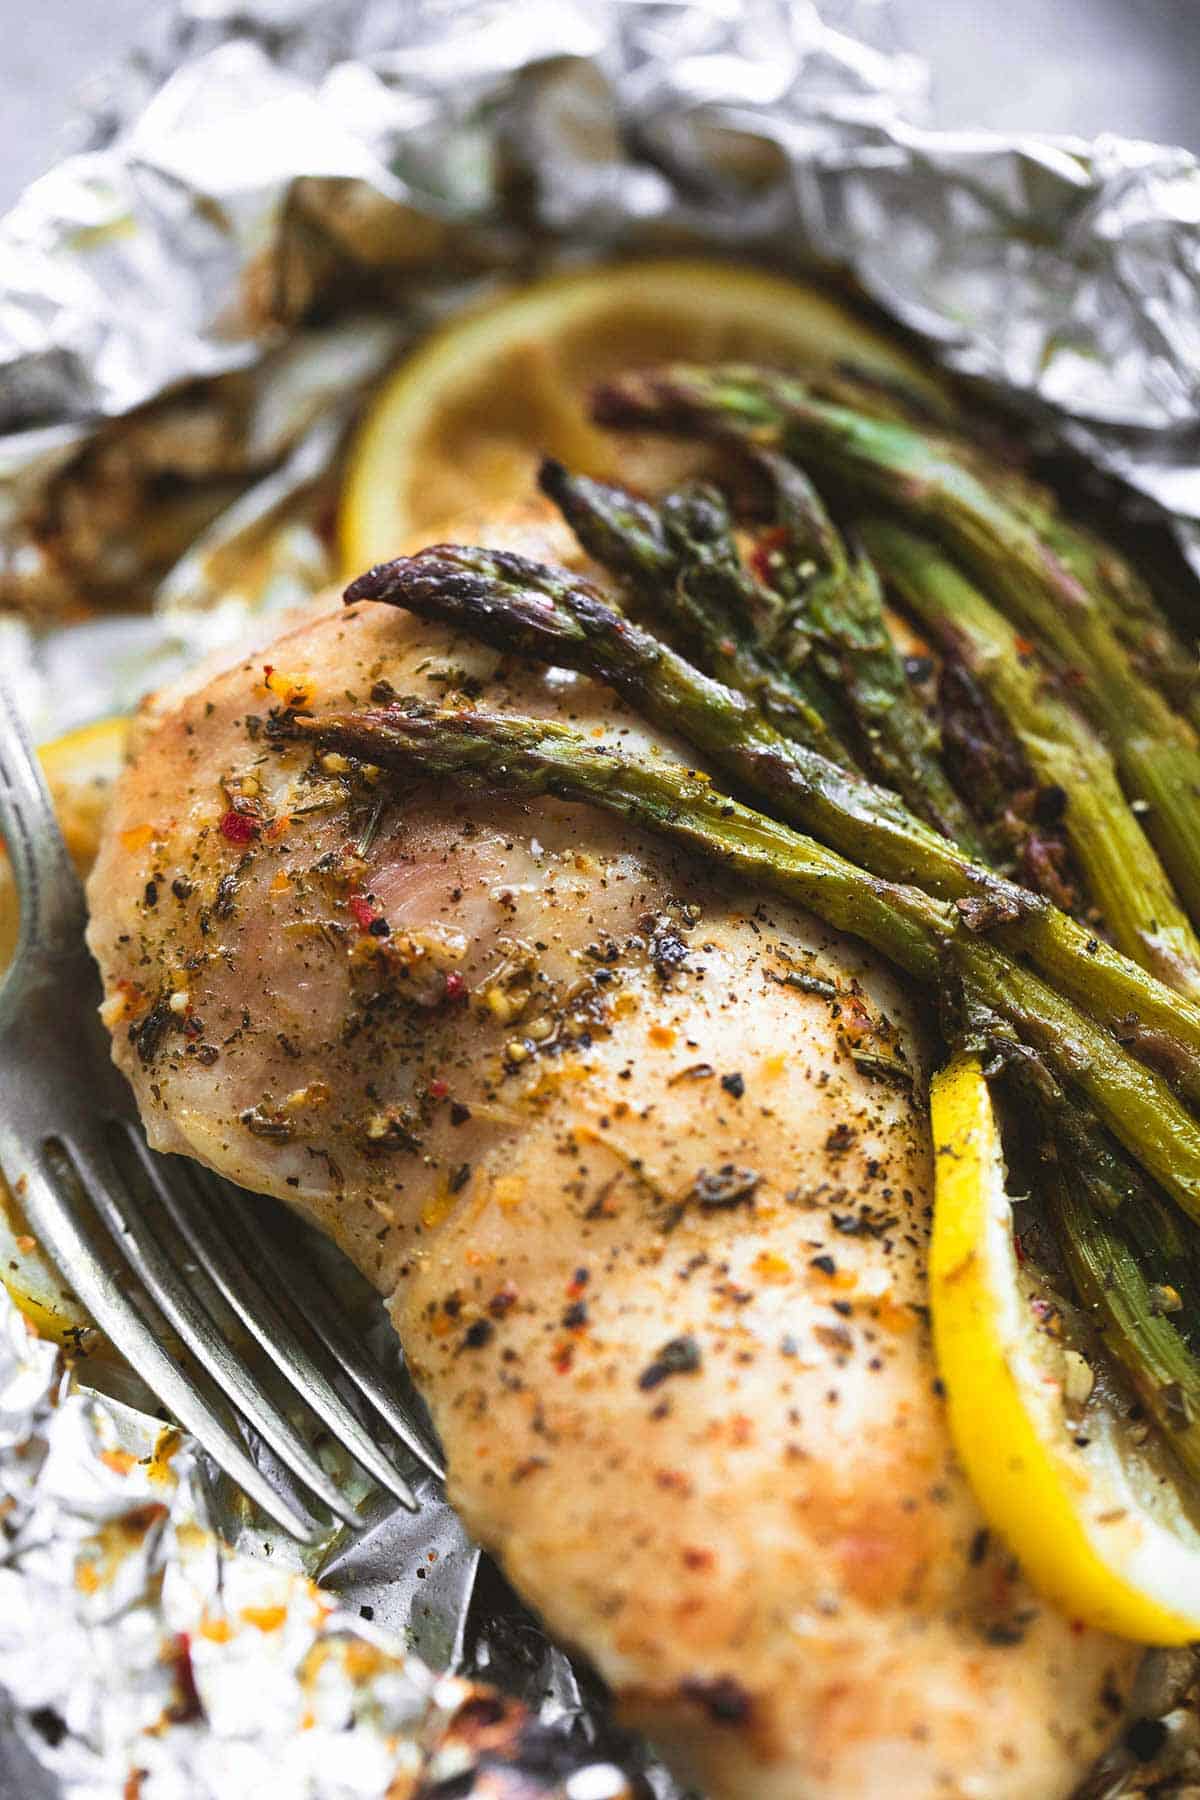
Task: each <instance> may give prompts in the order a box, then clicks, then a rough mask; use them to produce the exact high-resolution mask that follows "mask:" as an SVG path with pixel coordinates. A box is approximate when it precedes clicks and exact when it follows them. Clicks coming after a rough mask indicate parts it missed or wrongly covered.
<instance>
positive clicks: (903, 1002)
mask: <svg viewBox="0 0 1200 1800" xmlns="http://www.w3.org/2000/svg"><path fill="white" fill-rule="evenodd" d="M507 541H508V542H510V543H512V542H513V541H514V540H513V539H512V538H511V537H510V538H509V539H508V540H507ZM517 545H518V547H520V548H523V549H525V550H527V551H532V552H533V553H535V554H536V553H537V552H538V551H539V549H543V544H542V543H541V541H540V540H538V539H537V537H536V534H535V537H534V540H533V541H531V540H530V538H529V536H528V534H526V535H524V536H523V537H520V538H518V540H517ZM552 547H553V548H556V549H557V548H559V547H560V545H559V544H558V542H557V541H556V542H555V544H554V545H553V546H552ZM455 692H459V693H467V694H470V695H472V696H476V695H481V696H482V699H483V702H484V703H485V704H487V705H488V706H489V707H506V708H515V709H518V710H520V711H523V712H537V713H541V714H545V715H551V716H555V717H561V718H564V719H568V720H570V721H572V722H573V723H574V724H576V725H577V726H580V727H582V728H583V729H585V730H588V731H590V732H592V733H593V734H594V735H595V736H596V737H597V738H603V739H608V740H611V741H614V742H618V743H622V744H625V745H626V746H628V745H631V744H636V745H646V744H647V742H648V741H649V739H648V734H647V732H646V730H645V728H644V727H643V726H642V725H641V724H640V723H639V722H638V721H637V720H636V719H634V718H633V717H631V716H630V715H629V714H627V713H626V712H625V711H623V709H622V708H621V707H620V706H619V705H618V704H617V703H616V702H614V700H613V698H612V696H611V695H610V694H608V693H607V692H605V691H602V690H600V689H598V688H596V687H595V686H593V685H591V684H589V683H588V682H586V681H583V680H581V679H579V678H576V677H573V676H568V675H564V674H562V673H561V672H559V673H555V672H548V673H546V672H542V673H539V672H537V671H532V670H528V669H524V668H518V667H514V666H511V665H505V664H503V663H501V662H500V661H499V660H498V659H497V658H496V657H495V656H494V655H493V654H491V653H490V652H487V651H484V650H481V649H479V648H478V647H477V646H475V645H473V644H469V643H466V642H462V641H458V640H453V639H451V638H450V637H449V636H448V635H447V634H445V633H444V632H442V631H440V630H438V629H436V628H433V627H430V626H426V625H423V624H421V623H419V622H417V621H415V620H413V619H411V618H409V617H407V616H404V615H400V614H397V613H396V612H394V611H391V610H389V609H386V608H383V607H372V606H357V607H354V608H352V609H342V608H341V607H339V606H337V605H336V604H334V605H332V606H331V607H329V608H324V609H319V610H318V613H317V614H316V615H314V616H313V617H311V618H309V619H308V620H306V621H305V622H303V623H302V624H301V625H300V626H299V627H298V628H296V629H293V630H292V631H290V633H288V634H287V635H284V636H282V637H280V638H278V639H277V640H276V641H274V642H273V643H271V644H270V645H269V647H268V648H267V649H265V650H258V651H255V652H254V653H253V654H251V655H248V656H246V657H245V658H244V659H243V660H241V661H240V662H239V663H238V664H237V665H236V666H235V667H232V668H228V669H226V670H224V671H222V672H219V673H216V674H212V675H211V676H210V678H208V679H206V681H205V682H204V684H203V685H202V686H201V687H199V688H198V689H196V690H194V691H191V692H187V693H183V692H181V693H176V694H175V695H173V696H172V698H171V701H170V703H168V704H162V705H160V706H159V707H158V708H157V709H156V710H155V711H154V713H153V714H152V715H150V716H149V717H148V719H147V721H146V723H145V725H144V728H143V739H142V742H141V746H140V749H139V752H138V755H137V757H136V759H135V761H134V763H133V765H132V766H131V767H130V769H129V770H128V772H127V774H126V775H125V777H124V779H123V780H122V782H121V784H120V787H119V791H118V794H117V798H116V803H115V806H114V810H113V815H112V817H111V820H110V823H109V827H108V830H107V833H106V836H105V840H104V844H103V847H102V850H101V854H100V857H99V861H98V862H97V864H96V868H95V871H94V874H93V876H92V880H91V886H90V903H91V910H92V926H91V942H92V947H93V949H94V951H95V954H96V956H97V958H98V960H99V963H100V966H101V969H102V971H103V976H104V984H105V992H106V995H107V998H106V1002H105V1016H106V1019H107V1021H108V1023H109V1024H110V1026H111V1028H112V1031H113V1041H114V1054H115V1056H116V1059H117V1061H118V1062H119V1064H120V1065H121V1067H122V1068H123V1069H124V1070H125V1071H126V1073H127V1074H128V1076H129V1078H130V1080H131V1082H132V1083H133V1086H134V1088H135V1090H136V1093H137V1096H138V1100H139V1103H140V1105H141V1108H142V1112H143V1114H144V1117H145V1119H146V1123H147V1127H148V1130H149V1132H150V1135H151V1138H152V1141H153V1142H154V1143H155V1144H156V1145H157V1146H158V1147H159V1148H161V1149H164V1150H172V1151H178V1152H180V1153H183V1154H187V1155H190V1156H194V1157H197V1158H199V1159H200V1160H201V1161H202V1162H205V1163H208V1164H209V1165H211V1166H212V1167H213V1168H216V1169H218V1170H220V1171H221V1172H222V1173H224V1174H226V1175H228V1176H230V1177H232V1178H233V1179H234V1180H236V1181H238V1182H240V1183H242V1184H243V1185H244V1186H246V1187H249V1188H252V1189H256V1190H260V1191H262V1192H265V1193H271V1194H276V1195H280V1196H282V1197H283V1198H284V1199H287V1200H289V1201H291V1202H292V1203H293V1204H294V1205H295V1206H296V1207H298V1208H299V1209H300V1210H302V1211H303V1212H305V1213H306V1214H307V1215H308V1216H309V1217H311V1218H313V1219H315V1220H317V1221H318V1222H319V1223H320V1224H321V1225H322V1226H323V1227H324V1228H325V1229H326V1230H327V1231H329V1232H330V1233H331V1234H332V1235H333V1237H335V1238H336V1240H337V1241H338V1242H339V1243H340V1244H341V1245H342V1247H343V1248H344V1249H345V1250H346V1251H347V1252H348V1254H349V1255H350V1256H351V1257H353V1259H354V1260H355V1262H356V1263H357V1264H358V1266H359V1267H360V1268H361V1269H362V1270H363V1271H364V1273H365V1274H366V1275H367V1276H368V1277H369V1278H370V1279H371V1280H372V1281H373V1282H374V1283H375V1284H376V1286H377V1287H378V1289H379V1291H380V1292H381V1293H382V1294H384V1295H386V1296H387V1297H388V1302H389V1305H390V1307H391V1310H392V1315H393V1317H394V1320H395V1324H396V1328H397V1330H398V1331H399V1333H400V1335H401V1338H402V1340H403V1342H404V1345H405V1348H406V1351H407V1353H408V1356H409V1358H410V1360H411V1363H412V1367H413V1369H414V1372H415V1373H416V1376H417V1379H418V1380H419V1382H420V1384H421V1386H422V1389H423V1391H424V1393H425V1395H426V1397H427V1399H428V1401H429V1403H430V1406H431V1408H432V1411H433V1415H434V1418H435V1420H436V1423H437V1426H438V1429H439V1431H440V1433H441V1436H442V1440H443V1443H444V1445H445V1448H446V1452H447V1456H448V1461H449V1469H450V1490H451V1494H452V1497H453V1499H454V1501H455V1503H456V1505H457V1506H458V1507H459V1508H460V1509H461V1512H462V1514H463V1516H464V1518H465V1520H466V1522H467V1524H468V1526H469V1528H470V1529H471V1530H472V1531H473V1532H474V1533H475V1534H476V1535H477V1536H478V1538H479V1539H480V1540H481V1541H482V1542H483V1543H485V1544H486V1545H487V1546H488V1547H489V1548H490V1549H492V1550H493V1551H494V1552H495V1553H496V1555H497V1556H498V1557H499V1559H500V1560H501V1562H502V1563H503V1565H504V1567H505V1569H506V1571H507V1573H508V1575H509V1577H510V1578H511V1580H512V1581H513V1583H514V1584H515V1585H516V1587H517V1588H518V1589H519V1590H520V1592H521V1593H522V1594H523V1595H524V1596H525V1597H526V1598H527V1599H528V1600H529V1601H530V1602H531V1604H532V1605H533V1606H535V1607H536V1608H537V1609H538V1610H539V1611H540V1612H541V1614H542V1615H543V1616H544V1617H545V1619H546V1620H547V1622H548V1624H549V1626H550V1627H551V1629H552V1630H554V1631H555V1632H557V1633H558V1634H559V1635H561V1636H562V1637H563V1638H564V1639H566V1640H568V1641H570V1642H572V1643H574V1644H576V1645H579V1646H581V1647H582V1648H583V1649H584V1650H586V1652H587V1653H588V1654H589V1655H590V1656H591V1658H592V1659H593V1660H594V1661H595V1663H596V1664H597V1665H598V1667H599V1668H600V1670H601V1671H602V1673H603V1674H604V1676H605V1677H606V1678H607V1680H608V1681H609V1682H610V1683H611V1685H612V1687H613V1690H614V1692H615V1695H616V1698H617V1703H618V1705H619V1707H620V1709H621V1711H622V1714H623V1715H624V1717H625V1718H626V1719H628V1720H629V1721H631V1722H633V1723H636V1724H638V1725H641V1726H643V1727H644V1728H645V1729H646V1730H647V1731H648V1732H650V1733H651V1734H652V1735H653V1737H654V1738H655V1739H656V1740H657V1741H658V1742H659V1743H660V1744H661V1745H662V1746H663V1748H664V1749H665V1750H666V1752H667V1753H668V1755H669V1756H670V1757H671V1758H672V1759H673V1761H674V1763H675V1766H676V1767H677V1768H678V1769H679V1770H680V1771H681V1773H682V1774H683V1775H684V1776H685V1778H687V1779H690V1780H694V1781H695V1782H697V1783H698V1784H700V1785H701V1786H702V1787H703V1788H704V1790H705V1791H706V1792H707V1793H708V1794H709V1795H711V1796H712V1797H713V1800H881V1797H883V1796H887V1797H888V1800H896V1797H902V1796H911V1797H912V1800H924V1797H925V1796H930V1797H933V1796H937V1797H941V1796H945V1797H947V1800H950V1797H961V1800H968V1797H969V1800H1053V1797H1054V1796H1056V1795H1063V1796H1065V1795H1067V1794H1068V1793H1069V1792H1070V1791H1071V1789H1072V1787H1073V1786H1074V1785H1075V1783H1076V1781H1077V1780H1078V1778H1079V1777H1080V1776H1081V1775H1082V1773H1083V1772H1084V1771H1085V1769H1086V1768H1087V1767H1088V1765H1089V1764H1090V1762H1091V1761H1092V1760H1093V1758H1094V1757H1095V1755H1096V1754H1097V1753H1098V1751H1099V1750H1100V1749H1101V1748H1102V1747H1103V1745H1104V1744H1105V1743H1106V1741H1107V1740H1108V1739H1109V1738H1110V1737H1111V1735H1112V1733H1113V1731H1114V1728H1115V1723H1116V1721H1117V1719H1118V1718H1119V1716H1120V1714H1121V1712H1122V1708H1123V1705H1124V1700H1125V1696H1126V1694H1127V1692H1128V1688H1129V1685H1130V1681H1131V1678H1132V1675H1133V1672H1134V1669H1135V1666H1136V1662H1137V1654H1138V1653H1137V1652H1136V1651H1135V1650H1134V1649H1133V1648H1132V1647H1130V1646H1127V1645H1124V1644H1121V1643H1118V1642H1116V1641H1114V1640H1112V1639H1109V1638H1105V1637H1103V1636H1101V1635H1099V1634H1097V1633H1095V1632H1092V1631H1089V1630H1085V1629H1083V1628H1082V1627H1081V1626H1078V1625H1076V1624H1073V1623H1072V1621H1070V1620H1069V1619H1066V1618H1064V1617H1062V1616H1060V1615H1059V1614H1058V1613H1056V1612H1055V1611H1054V1610H1053V1609H1051V1608H1050V1607H1048V1606H1046V1605H1044V1604H1043V1603H1041V1602H1040V1601H1039V1600H1038V1599H1037V1597H1036V1596H1035V1595H1034V1594H1033V1593H1032V1592H1031V1591H1030V1590H1029V1588H1028V1587H1027V1586H1026V1585H1025V1583H1024V1581H1023V1580H1022V1578H1021V1576H1020V1574H1019V1572H1018V1571H1017V1570H1016V1569H1015V1568H1014V1567H1013V1566H1012V1564H1011V1562H1010V1560H1009V1558H1008V1557H1007V1555H1006V1554H1005V1552H1004V1549H1003V1547H1002V1546H1000V1545H998V1544H996V1543H994V1542H992V1541H991V1540H990V1539H989V1536H988V1533H987V1531H986V1530H985V1529H984V1526H983V1521H982V1519H981V1516H980V1514H979V1512H978V1510H977V1508H976V1506H975V1503H974V1501H973V1499H972V1496H971V1494H970V1492H969V1490H968V1488H967V1485H966V1483H965V1481H964V1478H963V1476H962V1474H961V1472H960V1470H959V1469H958V1467H957V1465H956V1463H955V1460H954V1456H953V1452H952V1448H951V1444H950V1439H949V1435H948V1431H947V1426H946V1420H945V1415H944V1409H943V1404H942V1400H941V1397H940V1393H939V1388H938V1383H937V1380H936V1376H935V1369H934V1365H933V1360H932V1354H931V1349H930V1341H929V1333H928V1327H927V1320H926V1311H925V1249H926V1241H927V1232H928V1219H929V1206H930V1193H931V1168H930V1161H931V1158H930V1144H929V1139H928V1132H927V1123H926V1114H925V1095H924V1081H925V1066H924V1057H925V1046H924V1041H923V1035H922V1028H921V1023H920V1020H919V1018H918V1017H917V1016H916V1014H915V1012H914V1009H913V1005H912V1003H911V1001H910V999H909V997H908V996H907V995H906V994H905V993H904V992H902V991H901V990H900V989H899V988H898V987H897V985H896V983H895V981H894V980H893V979H892V977H891V975H890V973H889V972H888V971H887V970H886V969H885V968H884V967H882V966H881V965H880V964H879V962H878V961H877V960H876V959H874V958H873V957H872V956H870V955H869V954H867V953H866V952H864V950H863V949H862V948H861V947H860V946H858V945H856V944H855V943H853V942H850V941H848V940H846V939H843V938H839V937H837V936H836V935H835V934H833V933H831V932H830V931H828V930H827V929H825V928H824V927H823V926H822V925H820V924H819V923H818V922H817V921H815V920H813V919H812V918H810V917H806V916H804V915H802V914H799V913H797V912H795V911H792V910H790V909H789V908H787V907H786V906H783V905H781V904H780V903H778V902H776V901H774V900H770V899H767V900H764V899H763V897H762V896H761V895H759V894H755V893H748V892H745V891H741V890H738V889H735V888H731V887H725V886H723V885H721V884H720V883H718V882H717V881H716V879H715V878H714V877H713V875H712V873H711V872H710V871H709V870H706V869H702V868H698V867H697V866H695V865H694V864H692V863H690V862H689V861H687V860H686V859H684V858H683V857H682V856H680V855H678V854H676V853H675V852H674V851H673V850H671V849H670V848H667V847H664V845H663V844H661V843H659V842H657V841H651V840H647V839H644V838H642V837H639V836H638V835H637V834H636V833H634V832H633V831H632V830H630V829H628V828H626V827H624V826H622V825H621V824H620V823H618V822H616V821H614V820H613V819H611V818H608V817H606V816H602V815H600V814H599V813H596V812H593V811H591V810H589V809H586V808H580V807H569V806H566V805H564V804H562V803H557V802H549V801H547V802H544V803H543V802H539V803H538V804H536V805H525V804H519V803H517V802H515V801H513V800H512V799H510V798H507V797H503V796H500V795H484V796H481V795H474V796H471V797H468V796H466V795H464V794H461V793H458V792H455V791H453V790H452V789H449V790H448V789H447V788H446V787H445V786H439V787H437V788H428V787H427V788H421V787H419V786H413V787H412V788H410V789H407V790H400V789H398V788H396V787H395V786H393V785H390V784H388V783H387V782H386V781H385V780H382V779H372V778H371V777H370V774H369V773H367V774H364V773H363V772H362V771H361V770H356V769H354V768H351V767H349V766H348V765H346V764H345V762H344V761H343V759H341V758H338V757H336V756H324V757H321V756H319V755H318V756H314V754H313V752H312V751H311V750H310V749H309V748H308V747H306V746H297V745H288V746H285V747H282V748H279V747H275V746H273V745H272V744H271V743H270V742H269V740H268V737H267V735H266V733H265V730H264V720H265V719H266V717H267V715H268V714H269V711H270V709H271V708H272V707H278V706H281V705H285V704H288V703H289V702H295V703H300V702H303V704H304V705H305V706H306V707H308V708H309V709H310V710H312V711H315V712H318V713H319V712H320V711H321V710H322V708H327V707H329V708H332V707H335V706H336V707H344V706H345V705H346V704H347V701H348V700H349V701H350V702H351V703H353V702H362V703H366V702H368V700H374V701H375V702H376V703H377V702H378V701H379V700H380V699H381V698H382V699H386V698H387V697H388V695H389V694H391V693H396V694H416V695H419V696H421V697H423V698H426V699H442V698H444V697H445V696H446V695H447V694H453V693H455ZM656 748H657V750H658V751H659V753H661V754H663V755H675V754H681V752H680V751H679V749H678V747H676V746H672V745H670V744H665V743H663V744H658V745H657V746H656Z"/></svg>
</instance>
